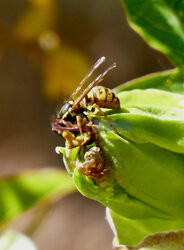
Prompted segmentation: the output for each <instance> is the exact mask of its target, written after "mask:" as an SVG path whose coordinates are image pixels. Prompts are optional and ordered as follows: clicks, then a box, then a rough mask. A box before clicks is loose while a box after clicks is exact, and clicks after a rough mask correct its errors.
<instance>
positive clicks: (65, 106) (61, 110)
mask: <svg viewBox="0 0 184 250" xmlns="http://www.w3.org/2000/svg"><path fill="white" fill-rule="evenodd" d="M71 106H72V105H71V104H70V103H65V104H64V105H63V106H62V107H61V109H60V111H59V113H58V116H59V117H62V116H63V115H64V114H65V113H66V112H67V111H68V110H69V108H70V107H71Z"/></svg>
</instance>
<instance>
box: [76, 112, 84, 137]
mask: <svg viewBox="0 0 184 250" xmlns="http://www.w3.org/2000/svg"><path fill="white" fill-rule="evenodd" d="M76 119H77V125H78V127H79V132H80V135H81V136H82V137H84V136H83V132H82V118H81V116H80V115H77V117H76Z"/></svg>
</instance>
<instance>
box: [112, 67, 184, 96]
mask: <svg viewBox="0 0 184 250" xmlns="http://www.w3.org/2000/svg"><path fill="white" fill-rule="evenodd" d="M148 88H149V89H161V90H166V91H169V92H174V93H178V94H184V72H183V71H182V70H179V69H174V70H168V71H164V72H159V73H154V74H149V75H147V76H143V77H140V78H137V79H134V80H132V81H130V82H127V83H124V84H122V85H120V86H118V87H117V88H115V89H114V92H115V93H117V94H118V93H120V92H122V91H128V90H134V89H148Z"/></svg>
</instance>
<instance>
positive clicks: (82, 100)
mask: <svg viewBox="0 0 184 250" xmlns="http://www.w3.org/2000/svg"><path fill="white" fill-rule="evenodd" d="M104 61H105V57H101V58H100V59H99V60H98V61H97V62H96V63H95V64H94V65H93V66H92V68H91V69H90V70H89V72H88V73H87V74H86V75H85V77H84V78H83V79H82V81H81V82H80V84H79V86H78V87H77V89H76V90H75V91H74V92H73V93H72V95H71V96H70V98H69V100H68V101H67V102H66V103H64V105H63V106H62V107H61V108H60V110H59V112H58V114H57V118H56V119H55V120H54V124H53V127H52V130H53V131H55V132H57V133H58V134H60V135H62V136H63V137H64V138H65V140H66V147H67V148H74V147H77V146H83V145H86V144H89V143H90V142H92V141H95V142H96V144H98V143H97V133H96V131H95V129H94V124H93V122H92V121H91V120H89V119H88V117H87V115H86V112H88V113H89V112H93V111H94V110H95V109H97V110H98V111H99V112H100V114H101V115H103V116H104V117H105V119H106V120H107V121H108V123H109V124H110V126H111V127H112V129H113V130H114V131H115V132H116V133H117V134H118V131H117V130H116V129H115V128H114V126H113V124H112V123H111V122H110V121H109V119H108V117H107V115H106V114H105V112H104V111H103V110H102V109H101V108H108V109H120V101H119V99H118V97H117V96H116V94H115V93H113V92H112V90H110V89H108V88H106V87H103V86H97V85H98V84H99V83H100V82H101V81H102V80H103V79H104V77H105V75H106V74H107V73H108V72H109V71H110V70H112V69H113V68H114V67H116V64H115V63H113V64H112V65H111V66H110V67H108V68H107V69H106V70H105V71H104V72H103V73H101V74H100V75H99V76H98V77H97V78H96V79H95V80H93V81H92V82H91V83H89V84H88V83H87V80H88V79H89V77H90V76H91V75H92V73H93V72H94V71H95V70H96V69H97V68H98V67H99V66H100V65H101V64H102V63H103V62H104ZM89 107H91V109H90V108H89Z"/></svg>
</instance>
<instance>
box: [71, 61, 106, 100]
mask: <svg viewBox="0 0 184 250" xmlns="http://www.w3.org/2000/svg"><path fill="white" fill-rule="evenodd" d="M104 61H105V57H104V56H103V57H101V58H100V59H99V60H98V61H97V62H96V63H95V64H94V65H93V66H92V67H91V69H90V70H89V71H88V73H87V74H86V75H85V77H84V78H83V79H82V81H81V82H80V84H79V86H78V87H77V88H76V90H75V91H74V92H73V93H72V95H71V96H70V98H69V100H73V101H74V100H76V98H77V97H79V96H80V95H81V94H82V92H83V91H84V89H86V87H87V85H88V83H87V82H86V80H87V79H88V78H89V77H90V76H91V75H92V73H93V72H94V71H95V70H96V69H97V68H98V67H99V66H100V65H101V64H102V63H103V62H104Z"/></svg>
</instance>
